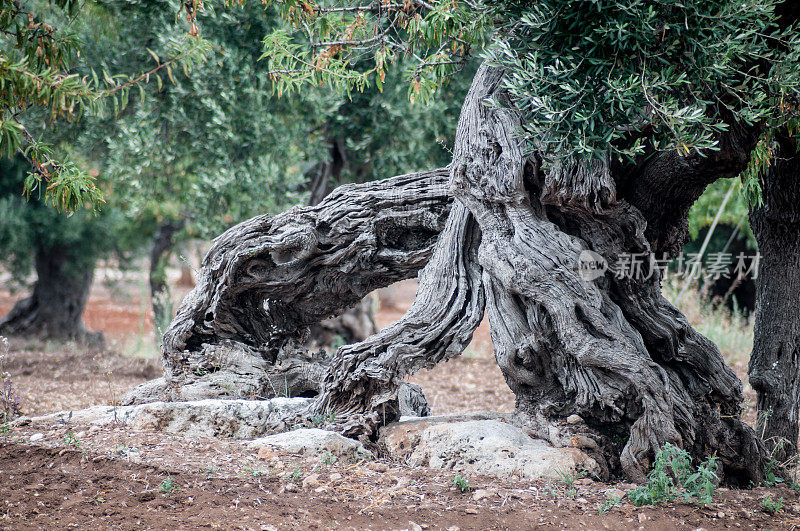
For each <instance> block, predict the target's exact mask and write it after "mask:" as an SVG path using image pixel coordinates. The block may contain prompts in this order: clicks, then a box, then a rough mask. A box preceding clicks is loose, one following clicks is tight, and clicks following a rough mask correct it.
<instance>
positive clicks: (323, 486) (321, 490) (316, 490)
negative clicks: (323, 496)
mask: <svg viewBox="0 0 800 531" xmlns="http://www.w3.org/2000/svg"><path fill="white" fill-rule="evenodd" d="M329 490H331V489H329V488H328V487H326V486H325V485H320V486H319V487H317V488H316V489H314V492H316V493H317V494H319V493H321V492H328V491H329Z"/></svg>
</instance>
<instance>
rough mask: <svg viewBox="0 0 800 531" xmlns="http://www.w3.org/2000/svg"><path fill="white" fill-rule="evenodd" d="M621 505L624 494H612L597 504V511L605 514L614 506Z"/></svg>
mask: <svg viewBox="0 0 800 531" xmlns="http://www.w3.org/2000/svg"><path fill="white" fill-rule="evenodd" d="M620 505H622V496H611V497H610V498H608V499H607V500H606V501H604V502H603V503H598V504H597V512H599V513H600V514H601V515H603V514H606V513H607V512H608V511H610V510H611V509H613V508H614V507H619V506H620Z"/></svg>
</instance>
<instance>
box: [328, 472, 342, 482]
mask: <svg viewBox="0 0 800 531" xmlns="http://www.w3.org/2000/svg"><path fill="white" fill-rule="evenodd" d="M328 479H329V481H331V482H334V481H339V480H340V479H342V475H341V474H340V473H338V472H334V473H333V474H331V475H330V476H329V477H328Z"/></svg>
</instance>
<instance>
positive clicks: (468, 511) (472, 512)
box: [464, 507, 478, 514]
mask: <svg viewBox="0 0 800 531" xmlns="http://www.w3.org/2000/svg"><path fill="white" fill-rule="evenodd" d="M464 512H465V513H467V514H478V510H477V509H473V508H472V507H468V508H467V509H464Z"/></svg>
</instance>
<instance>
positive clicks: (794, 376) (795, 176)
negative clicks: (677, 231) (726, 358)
mask: <svg viewBox="0 0 800 531" xmlns="http://www.w3.org/2000/svg"><path fill="white" fill-rule="evenodd" d="M761 187H762V192H763V201H764V202H763V204H762V205H761V206H760V207H757V208H753V209H751V211H750V223H751V226H752V228H753V234H754V235H755V237H756V240H757V241H758V250H759V253H760V256H761V258H760V264H759V268H758V278H757V279H756V311H755V328H754V334H755V341H754V344H753V352H752V354H751V356H750V366H749V374H750V384H751V385H752V386H753V389H755V391H756V393H757V394H758V423H757V424H756V431H757V432H758V434H759V435H761V436H762V438H763V439H764V441H765V442H766V443H767V446H768V448H769V449H770V450H771V451H773V452H774V455H775V458H776V459H778V460H779V461H783V460H785V459H786V458H788V457H790V456H792V455H794V454H795V453H797V437H798V416H800V403H799V402H800V310H798V301H800V155H798V154H797V148H796V146H795V143H794V141H793V140H790V139H789V138H787V137H786V136H783V137H780V138H779V148H778V150H777V153H776V155H775V161H774V163H773V165H772V166H771V167H770V168H768V169H767V170H766V172H765V174H764V175H763V176H762V178H761Z"/></svg>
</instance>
